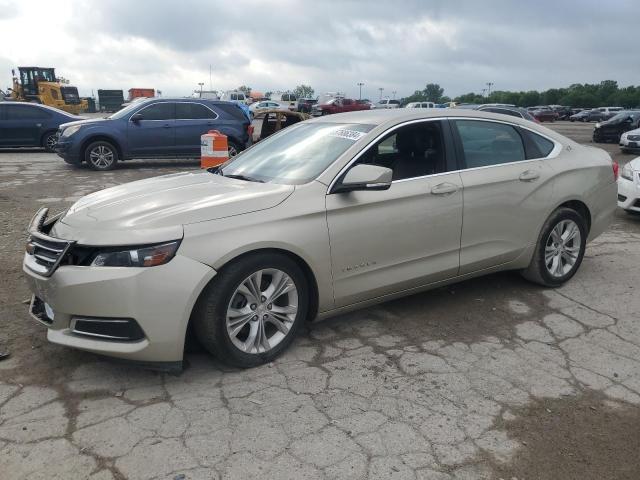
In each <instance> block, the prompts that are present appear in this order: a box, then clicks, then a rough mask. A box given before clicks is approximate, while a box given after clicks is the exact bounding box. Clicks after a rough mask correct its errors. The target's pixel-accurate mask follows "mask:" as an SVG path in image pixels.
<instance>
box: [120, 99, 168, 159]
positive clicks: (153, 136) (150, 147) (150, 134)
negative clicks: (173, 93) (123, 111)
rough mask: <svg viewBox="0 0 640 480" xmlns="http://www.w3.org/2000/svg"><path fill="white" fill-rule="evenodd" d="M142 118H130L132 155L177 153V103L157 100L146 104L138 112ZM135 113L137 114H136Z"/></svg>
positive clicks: (129, 132)
mask: <svg viewBox="0 0 640 480" xmlns="http://www.w3.org/2000/svg"><path fill="white" fill-rule="evenodd" d="M137 113H139V114H140V115H142V119H141V120H139V121H137V122H133V121H131V119H129V121H128V124H127V136H128V138H129V152H130V154H131V156H132V157H153V156H158V157H166V156H172V155H175V147H176V139H175V133H176V132H175V123H176V121H175V116H176V104H175V103H173V102H157V103H152V104H151V105H146V106H144V107H143V108H141V109H140V110H138V111H137V112H136V114H137ZM134 115H135V114H134Z"/></svg>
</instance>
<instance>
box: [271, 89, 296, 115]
mask: <svg viewBox="0 0 640 480" xmlns="http://www.w3.org/2000/svg"><path fill="white" fill-rule="evenodd" d="M271 101H272V102H277V103H278V104H279V105H280V107H281V108H285V109H287V110H291V111H292V112H293V111H295V110H297V109H298V97H296V96H295V94H293V93H289V92H285V93H274V94H272V95H271Z"/></svg>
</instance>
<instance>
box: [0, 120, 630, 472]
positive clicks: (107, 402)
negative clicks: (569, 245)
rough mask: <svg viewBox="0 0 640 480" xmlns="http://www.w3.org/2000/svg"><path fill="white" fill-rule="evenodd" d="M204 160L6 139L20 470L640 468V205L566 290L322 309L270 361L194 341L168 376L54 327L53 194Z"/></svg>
mask: <svg viewBox="0 0 640 480" xmlns="http://www.w3.org/2000/svg"><path fill="white" fill-rule="evenodd" d="M551 127H552V128H554V129H556V130H558V131H560V132H561V133H563V134H565V135H568V136H570V137H572V138H574V139H575V140H577V141H579V142H583V143H588V142H589V141H590V136H591V129H592V126H591V125H584V124H570V123H568V122H557V123H555V124H552V125H551ZM604 147H605V148H607V150H609V151H610V152H611V153H612V154H615V157H616V159H617V160H618V161H619V162H621V163H624V162H626V161H628V160H629V159H631V158H632V156H630V155H626V156H625V155H621V154H619V153H618V148H617V146H616V145H606V146H604ZM196 168H198V162H193V161H191V162H187V161H153V162H127V163H125V164H124V165H123V166H122V168H120V169H118V170H115V171H113V172H109V173H96V172H92V171H90V170H87V169H80V170H76V169H73V168H71V167H70V166H68V165H66V164H65V163H64V162H62V160H61V159H59V158H58V157H56V156H55V155H51V154H45V153H41V152H38V151H10V152H6V151H5V152H2V153H0V206H1V208H0V226H1V227H2V228H0V240H1V241H0V322H1V323H0V325H2V328H1V329H0V345H4V346H5V347H7V348H8V349H9V350H10V351H11V354H12V355H11V357H10V358H8V359H7V360H4V361H1V362H0V477H1V478H3V479H4V478H12V479H20V478H29V479H31V478H42V479H44V478H47V479H52V478H60V479H69V478H83V479H84V478H91V479H100V480H107V479H114V478H115V479H174V480H180V479H210V478H229V479H231V478H238V479H246V478H250V477H257V476H260V477H261V478H267V479H287V478H291V479H316V478H318V479H320V478H326V479H341V478H345V479H346V478H351V479H364V478H371V479H375V478H380V479H422V480H425V479H438V480H441V479H442V480H444V479H483V478H487V479H489V478H496V479H497V478H508V479H511V478H514V477H515V478H517V479H519V480H523V479H560V478H561V479H563V480H567V479H594V480H595V479H637V478H638V472H640V459H639V458H638V455H637V452H638V451H639V450H640V437H639V436H638V430H639V427H640V414H639V412H640V323H639V320H638V311H640V297H639V296H638V295H637V284H638V268H639V266H640V248H639V247H640V217H635V216H629V215H626V214H624V213H623V212H618V213H617V214H616V217H615V219H614V222H613V224H612V225H611V228H610V229H609V230H608V231H607V232H606V233H605V234H604V235H602V236H601V237H600V238H598V239H597V240H596V241H594V242H593V243H592V244H591V245H590V246H589V248H588V249H587V253H586V256H585V260H584V262H583V265H582V267H581V269H580V271H579V272H578V274H577V275H576V276H575V277H574V279H573V280H572V281H571V282H569V283H568V284H567V285H566V286H564V287H563V288H561V289H558V290H547V289H543V288H540V287H537V286H534V285H531V284H529V283H527V282H525V281H523V280H522V279H521V278H520V277H519V276H518V275H517V274H515V273H501V274H496V275H491V276H488V277H485V278H481V279H476V280H471V281H467V282H464V283H461V284H458V285H454V286H450V287H446V288H441V289H438V290H434V291H431V292H428V293H424V294H419V295H414V296H412V297H408V298H405V299H401V300H396V301H393V302H389V303H385V304H383V305H380V306H377V307H374V308H369V309H366V310H362V311H359V312H355V313H352V314H349V315H344V316H342V317H339V318H335V319H332V320H328V321H325V322H321V323H318V324H312V325H309V327H308V328H307V329H306V331H305V332H303V334H302V335H301V336H300V338H299V339H298V340H297V341H296V342H295V343H294V345H293V348H291V350H290V351H289V352H288V353H286V354H285V355H284V356H282V357H281V358H279V359H278V360H277V361H276V362H274V363H273V364H271V365H268V366H264V367H261V368H255V369H251V370H246V371H238V370H230V369H227V368H225V367H223V366H221V365H219V364H217V363H216V362H215V361H214V360H213V359H211V358H210V357H209V356H208V355H206V354H204V353H202V352H192V353H189V354H188V355H187V359H188V363H189V367H188V368H187V369H186V370H185V371H184V372H183V373H182V374H180V375H168V374H162V373H158V372H150V371H146V370H141V369H137V368H131V367H127V366H124V365H120V364H115V363H113V362H110V361H107V360H105V359H103V358H100V357H97V356H94V355H91V354H87V353H83V352H78V351H73V350H68V349H65V348H63V347H58V346H55V345H50V344H48V343H47V342H46V339H45V332H44V330H43V328H42V327H40V326H39V325H38V324H36V323H35V322H33V321H32V320H31V319H30V318H29V316H28V315H27V305H25V301H26V300H27V299H28V298H29V296H30V295H29V292H28V290H27V288H26V285H25V282H24V280H23V278H22V273H21V257H22V251H23V245H24V240H25V232H24V229H25V227H26V225H27V223H28V221H29V219H30V217H31V216H32V215H33V213H34V212H35V211H36V209H37V208H38V207H39V206H41V205H43V204H46V205H49V206H51V207H52V209H53V210H62V209H63V208H65V207H66V206H68V205H70V204H71V203H72V202H73V201H75V200H76V199H78V198H79V197H81V196H82V195H85V194H87V193H90V192H93V191H96V190H99V189H102V188H106V187H109V186H113V185H117V184H120V183H124V182H128V181H131V180H136V179H140V178H145V177H150V176H154V175H160V174H164V173H171V172H175V171H183V170H188V169H196Z"/></svg>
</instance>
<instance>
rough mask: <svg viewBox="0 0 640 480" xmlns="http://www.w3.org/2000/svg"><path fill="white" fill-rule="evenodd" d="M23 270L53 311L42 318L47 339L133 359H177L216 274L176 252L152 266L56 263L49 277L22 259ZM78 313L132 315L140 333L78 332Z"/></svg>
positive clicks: (104, 316)
mask: <svg viewBox="0 0 640 480" xmlns="http://www.w3.org/2000/svg"><path fill="white" fill-rule="evenodd" d="M26 256H27V255H25V257H26ZM23 270H24V273H25V274H26V278H27V283H28V284H29V288H30V289H31V291H32V292H33V294H34V295H35V296H36V297H37V298H39V299H41V300H42V301H43V302H46V304H47V306H48V309H49V311H50V312H53V318H49V319H45V320H46V321H45V322H42V321H41V323H44V324H45V325H46V327H47V339H48V340H49V341H50V342H52V343H56V344H59V345H64V346H67V347H72V348H78V349H81V350H86V351H89V352H93V353H98V354H102V355H108V356H112V357H116V358H120V359H125V360H129V361H135V362H180V361H182V356H183V350H184V339H185V334H186V329H187V324H188V322H189V317H190V315H191V311H192V309H193V306H194V304H195V302H196V300H197V298H198V296H199V294H200V292H201V291H202V289H203V288H204V286H205V285H206V284H207V283H208V282H209V281H210V280H211V279H212V278H213V277H214V276H215V274H216V272H215V270H213V269H212V268H211V267H209V266H207V265H204V264H202V263H200V262H197V261H195V260H192V259H190V258H187V257H184V256H181V255H176V257H175V258H173V259H172V260H171V261H170V262H169V263H167V264H165V265H161V266H158V267H151V268H117V267H111V268H109V267H106V268H105V267H77V266H61V267H59V268H58V269H57V270H56V271H55V272H54V273H53V275H51V276H50V277H48V278H46V277H42V276H40V275H38V274H36V273H34V272H33V271H32V270H30V269H29V268H28V267H27V266H26V264H25V265H24V266H23ZM78 318H91V319H102V320H107V319H133V320H135V322H136V323H137V324H138V325H139V327H140V328H141V329H142V332H143V336H142V338H138V339H137V340H135V341H120V340H117V339H113V338H99V337H92V336H87V335H83V334H78V333H77V331H74V327H75V326H76V324H77V322H78Z"/></svg>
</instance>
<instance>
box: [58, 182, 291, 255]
mask: <svg viewBox="0 0 640 480" xmlns="http://www.w3.org/2000/svg"><path fill="white" fill-rule="evenodd" d="M294 189H295V187H294V186H292V185H277V184H271V183H257V182H248V181H244V180H237V179H231V178H227V177H223V176H220V175H215V174H211V173H209V172H202V173H177V174H173V175H165V176H162V177H155V178H150V179H146V180H140V181H137V182H132V183H127V184H124V185H120V186H117V187H113V188H108V189H106V190H101V191H99V192H96V193H92V194H90V195H87V196H86V197H83V198H81V199H80V200H78V201H77V202H76V203H75V204H74V205H73V206H72V207H71V208H70V209H69V210H68V211H67V212H66V214H65V215H64V217H62V219H61V220H60V222H58V223H57V224H56V225H55V226H54V230H55V231H54V232H53V233H54V234H55V236H59V237H60V238H69V239H73V240H76V241H78V242H79V243H91V244H94V245H102V244H109V243H111V244H113V243H120V244H123V243H144V242H155V241H164V240H169V239H170V238H169V237H171V236H173V239H175V238H178V237H181V236H182V225H185V224H189V223H197V222H204V221H207V220H216V219H220V218H225V217H230V216H234V215H241V214H244V213H249V212H255V211H258V210H265V209H268V208H272V207H274V206H276V205H278V204H279V203H281V202H282V201H284V200H285V199H286V198H287V197H288V196H289V195H291V193H292V192H293V191H294ZM178 232H179V235H178ZM176 235H178V237H176ZM145 236H148V239H146V238H141V237H145ZM121 237H122V238H127V239H131V238H132V237H136V238H139V237H140V240H141V241H136V242H132V241H130V240H127V241H125V242H120V241H119V240H117V239H118V238H121ZM165 237H166V238H165ZM103 238H107V239H109V240H107V241H105V240H103Z"/></svg>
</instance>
